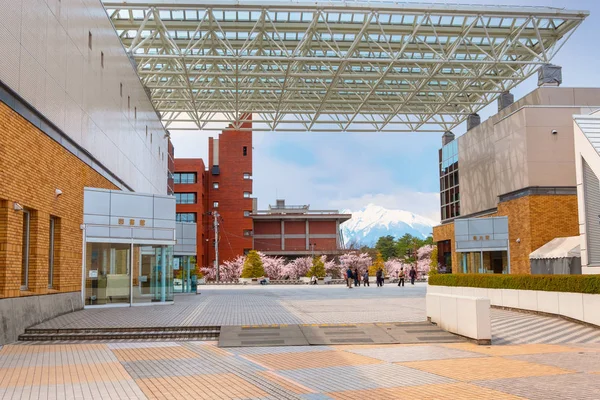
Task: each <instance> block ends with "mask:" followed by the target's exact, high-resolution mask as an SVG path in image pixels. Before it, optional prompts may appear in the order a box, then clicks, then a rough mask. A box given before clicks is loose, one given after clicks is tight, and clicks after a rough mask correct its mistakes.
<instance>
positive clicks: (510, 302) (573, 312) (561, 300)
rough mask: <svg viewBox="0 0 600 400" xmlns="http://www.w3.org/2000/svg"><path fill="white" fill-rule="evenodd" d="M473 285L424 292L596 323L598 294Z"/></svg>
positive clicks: (599, 309) (599, 307)
mask: <svg viewBox="0 0 600 400" xmlns="http://www.w3.org/2000/svg"><path fill="white" fill-rule="evenodd" d="M474 289H476V288H461V287H450V286H427V295H429V294H442V293H463V294H467V293H469V294H473V295H477V296H476V297H486V298H488V299H489V300H490V304H491V305H492V306H494V307H497V308H504V309H509V310H517V311H519V310H522V311H527V312H533V313H538V314H544V315H553V316H559V317H563V318H565V319H568V320H570V321H575V322H581V323H584V324H586V325H591V326H594V327H600V294H584V293H569V292H545V291H541V290H513V289H479V290H474ZM486 293H487V294H486ZM428 315H429V314H428Z"/></svg>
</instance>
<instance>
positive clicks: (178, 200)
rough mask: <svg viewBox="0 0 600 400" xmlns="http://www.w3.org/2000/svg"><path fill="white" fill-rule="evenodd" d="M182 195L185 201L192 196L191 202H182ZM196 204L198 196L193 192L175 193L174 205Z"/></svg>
mask: <svg viewBox="0 0 600 400" xmlns="http://www.w3.org/2000/svg"><path fill="white" fill-rule="evenodd" d="M183 195H185V196H186V199H187V198H188V196H190V195H191V196H193V200H192V201H191V202H190V201H185V202H183V201H182V199H183V197H182V196H183ZM197 203H198V196H197V195H196V193H194V192H177V193H175V204H197Z"/></svg>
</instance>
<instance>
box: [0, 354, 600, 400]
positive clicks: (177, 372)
mask: <svg viewBox="0 0 600 400" xmlns="http://www.w3.org/2000/svg"><path fill="white" fill-rule="evenodd" d="M598 393H600V345H587V346H577V345H544V344H533V345H517V346H477V345H474V344H471V343H454V344H435V345H387V346H386V345H380V346H368V345H367V346H364V345H363V346H310V347H300V346H296V347H252V348H248V347H246V348H228V349H222V348H218V347H217V346H216V343H215V342H178V343H175V342H140V343H97V344H89V343H88V344H69V345H19V344H17V345H8V346H4V348H2V349H1V350H0V398H2V399H77V398H79V399H81V398H86V399H144V398H148V399H181V398H191V399H306V400H308V399H340V400H341V399H347V400H350V399H360V400H364V399H452V400H455V399H522V398H529V399H543V400H548V399H561V400H563V399H597V398H598Z"/></svg>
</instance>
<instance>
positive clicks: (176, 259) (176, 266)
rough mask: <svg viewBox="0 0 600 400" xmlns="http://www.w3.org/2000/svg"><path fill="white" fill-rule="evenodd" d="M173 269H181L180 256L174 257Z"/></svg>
mask: <svg viewBox="0 0 600 400" xmlns="http://www.w3.org/2000/svg"><path fill="white" fill-rule="evenodd" d="M173 269H174V270H178V269H179V258H174V259H173Z"/></svg>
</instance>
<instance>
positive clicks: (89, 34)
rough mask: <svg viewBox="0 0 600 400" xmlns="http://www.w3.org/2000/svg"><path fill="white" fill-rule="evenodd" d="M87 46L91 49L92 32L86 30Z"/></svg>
mask: <svg viewBox="0 0 600 400" xmlns="http://www.w3.org/2000/svg"><path fill="white" fill-rule="evenodd" d="M88 47H89V49H90V50H92V32H91V31H88Z"/></svg>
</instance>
